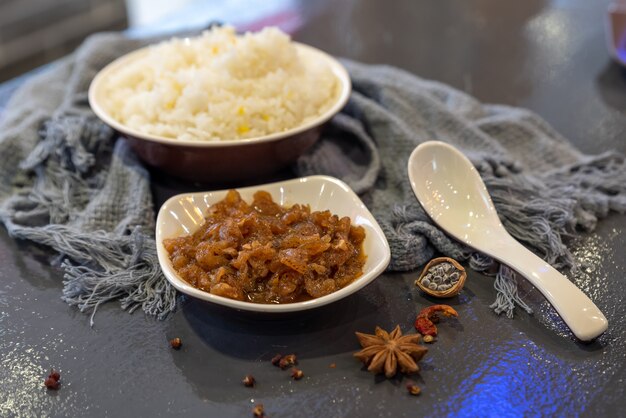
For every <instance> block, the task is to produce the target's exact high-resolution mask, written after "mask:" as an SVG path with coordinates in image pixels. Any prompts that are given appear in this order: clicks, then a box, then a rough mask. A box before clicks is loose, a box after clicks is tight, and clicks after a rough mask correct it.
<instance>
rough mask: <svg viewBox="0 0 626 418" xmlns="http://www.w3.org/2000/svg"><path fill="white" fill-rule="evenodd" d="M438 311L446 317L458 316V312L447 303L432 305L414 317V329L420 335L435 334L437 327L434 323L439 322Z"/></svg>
mask: <svg viewBox="0 0 626 418" xmlns="http://www.w3.org/2000/svg"><path fill="white" fill-rule="evenodd" d="M438 313H442V314H443V315H444V316H447V317H455V318H456V317H458V316H459V314H458V313H457V312H456V311H455V310H454V309H453V308H452V307H451V306H448V305H433V306H429V307H428V308H424V309H422V310H421V312H420V313H419V315H417V318H416V319H415V329H417V332H419V333H420V334H422V335H431V336H433V337H435V336H437V327H436V326H435V324H436V323H437V322H439V316H438Z"/></svg>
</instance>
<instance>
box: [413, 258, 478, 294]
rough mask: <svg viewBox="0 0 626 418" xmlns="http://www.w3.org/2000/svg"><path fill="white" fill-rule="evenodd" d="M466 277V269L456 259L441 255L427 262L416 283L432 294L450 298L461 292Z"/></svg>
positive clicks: (425, 291)
mask: <svg viewBox="0 0 626 418" xmlns="http://www.w3.org/2000/svg"><path fill="white" fill-rule="evenodd" d="M466 278H467V273H466V272H465V269H464V268H463V266H461V265H460V264H459V263H458V262H457V261H456V260H454V259H452V258H448V257H439V258H434V259H432V260H430V261H429V262H428V264H426V267H424V270H423V271H422V274H420V276H419V278H418V279H417V280H416V281H415V285H416V286H417V287H419V288H420V289H422V291H423V292H424V293H426V294H428V295H430V296H434V297H439V298H449V297H452V296H456V295H458V294H459V292H460V291H461V289H463V286H464V285H465V279H466Z"/></svg>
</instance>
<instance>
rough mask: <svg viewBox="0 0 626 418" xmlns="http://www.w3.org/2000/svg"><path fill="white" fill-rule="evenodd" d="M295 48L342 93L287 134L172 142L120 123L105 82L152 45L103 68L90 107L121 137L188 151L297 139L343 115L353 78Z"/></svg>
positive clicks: (320, 55) (323, 56) (331, 61)
mask: <svg viewBox="0 0 626 418" xmlns="http://www.w3.org/2000/svg"><path fill="white" fill-rule="evenodd" d="M292 44H293V45H294V46H295V47H296V48H297V49H298V52H299V53H300V52H303V53H304V54H305V55H308V56H310V57H311V58H313V59H316V60H322V61H324V62H326V63H327V64H328V66H329V67H330V70H331V72H332V73H333V75H334V76H335V78H336V79H337V80H338V82H339V83H340V87H339V88H340V91H339V94H337V95H336V97H335V101H334V103H333V104H332V106H331V107H330V108H328V109H327V110H326V111H325V112H323V113H322V114H321V115H318V116H317V117H315V118H314V119H312V120H310V121H309V122H307V123H304V124H300V125H298V126H296V127H294V128H291V129H287V130H285V131H280V132H276V133H272V134H268V135H262V136H257V137H253V138H242V139H220V140H216V141H207V140H185V139H175V138H168V137H165V136H160V135H154V134H149V133H145V132H141V131H138V130H135V129H133V128H130V127H128V126H126V125H124V124H123V123H120V122H119V121H117V120H116V119H114V118H113V117H112V116H111V115H110V114H109V113H108V112H107V111H106V109H105V108H104V106H103V104H102V102H101V98H102V95H103V94H104V92H103V88H104V85H105V82H106V81H107V80H108V78H109V77H110V76H111V75H112V74H114V73H115V72H116V71H118V69H119V68H120V67H123V66H126V65H128V64H130V63H132V62H134V61H136V60H138V59H141V58H142V57H143V56H145V55H146V54H147V53H148V52H149V50H150V48H151V47H152V46H153V45H148V46H146V47H143V48H140V49H138V50H135V51H132V52H129V53H128V54H125V55H122V56H121V57H119V58H117V59H116V60H114V61H112V62H111V63H109V64H108V65H106V66H105V67H104V68H102V69H101V70H100V71H99V72H98V73H97V74H96V76H95V77H94V78H93V80H92V81H91V84H90V85H89V92H88V100H89V105H90V107H91V109H92V110H93V112H94V113H95V114H96V116H98V117H99V118H100V119H101V120H102V121H103V122H104V123H106V124H107V125H109V126H110V127H111V128H113V129H115V130H116V131H118V132H120V133H121V134H124V135H128V136H132V137H134V138H138V139H142V140H147V141H152V142H158V143H161V144H167V145H175V146H186V147H198V148H211V147H224V146H243V145H250V144H253V143H254V144H257V143H262V142H272V141H277V140H279V139H283V138H285V137H290V136H292V135H296V134H299V133H302V132H305V131H307V130H310V129H312V128H314V127H316V126H318V125H321V124H322V123H324V122H326V121H328V120H329V119H330V118H332V117H333V116H334V115H335V114H337V113H339V111H340V110H341V109H342V108H343V107H344V106H345V105H346V103H347V102H348V99H349V97H350V92H351V90H352V83H351V81H350V76H349V74H348V71H347V70H346V68H345V67H344V66H343V65H342V64H341V63H340V62H339V61H338V60H336V59H335V58H333V57H332V56H330V55H329V54H327V53H326V52H324V51H321V50H319V49H317V48H314V47H312V46H309V45H305V44H302V43H299V42H292Z"/></svg>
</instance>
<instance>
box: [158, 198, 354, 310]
mask: <svg viewBox="0 0 626 418" xmlns="http://www.w3.org/2000/svg"><path fill="white" fill-rule="evenodd" d="M364 239H365V230H364V229H363V228H362V227H361V226H354V225H352V224H351V222H350V218H348V217H343V218H339V217H338V216H337V215H333V214H331V213H330V212H329V211H316V212H311V209H310V207H309V206H308V205H300V204H295V205H293V206H291V207H288V208H286V207H282V206H280V205H278V204H277V203H275V202H274V201H273V200H272V196H271V195H270V194H269V193H267V192H265V191H259V192H256V193H255V194H254V198H253V201H252V203H251V204H247V203H246V202H244V201H243V200H242V199H241V196H240V195H239V193H238V192H237V191H235V190H230V191H229V192H228V194H227V195H226V197H225V198H224V199H223V200H221V201H220V202H218V203H216V204H215V205H213V206H211V207H210V208H209V213H208V215H207V217H206V220H205V223H204V224H203V225H202V227H200V229H199V230H198V231H197V232H195V233H194V234H193V235H189V236H184V237H179V238H172V239H166V240H164V241H163V244H164V246H165V249H166V250H167V251H168V252H169V255H170V260H171V261H172V265H173V267H174V269H175V270H176V271H177V272H178V274H179V275H180V276H181V277H182V278H183V279H184V280H185V281H186V282H187V283H189V284H190V285H192V286H193V287H196V288H198V289H200V290H204V291H206V292H210V293H212V294H214V295H219V296H224V297H227V298H231V299H236V300H243V301H249V302H254V303H291V302H299V301H303V300H309V299H313V298H318V297H321V296H324V295H327V294H329V293H332V292H334V291H336V290H339V289H341V288H342V287H345V286H346V285H348V284H349V283H351V282H352V281H353V280H354V279H356V278H357V277H359V276H360V275H361V274H362V272H363V265H364V264H365V259H366V256H365V254H364V253H363V241H364Z"/></svg>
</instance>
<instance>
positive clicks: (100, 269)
mask: <svg viewBox="0 0 626 418" xmlns="http://www.w3.org/2000/svg"><path fill="white" fill-rule="evenodd" d="M146 42H147V41H140V40H129V39H126V38H125V37H123V36H122V35H120V34H100V35H95V36H93V37H91V38H90V39H88V40H87V41H86V42H85V43H84V44H83V45H82V46H81V47H80V48H79V49H78V50H77V51H76V52H75V53H74V54H73V55H72V56H70V57H68V58H66V59H64V60H62V61H61V62H59V63H57V64H56V65H54V66H52V67H51V68H49V69H47V70H46V71H43V72H42V73H41V74H39V75H37V76H34V77H33V78H32V79H30V80H29V81H28V82H26V83H25V84H24V85H23V86H22V87H21V88H20V89H19V90H18V91H17V92H16V93H15V94H14V95H13V97H12V99H11V101H10V102H9V103H8V105H7V108H6V110H5V112H4V114H3V116H2V119H1V120H0V155H2V159H1V160H0V177H1V178H2V179H3V181H2V182H1V184H0V220H1V221H2V222H3V223H4V225H5V226H6V228H7V230H8V231H9V233H10V234H11V235H12V236H13V237H15V238H21V239H27V240H31V241H34V242H36V243H39V244H43V245H46V246H49V247H51V248H53V249H54V250H55V251H56V252H57V253H59V254H60V260H62V262H61V265H62V266H63V268H64V270H65V276H64V288H63V299H64V300H65V301H67V302H68V303H70V304H72V305H76V306H78V307H79V308H80V309H81V310H82V311H91V312H94V313H95V310H96V309H97V307H98V306H99V305H100V304H101V303H103V302H106V301H109V300H114V299H119V300H120V301H121V306H122V308H123V309H128V310H129V311H133V310H135V309H137V308H139V307H141V308H142V309H143V310H144V311H145V312H146V313H148V314H151V315H157V316H159V317H164V316H166V315H167V314H168V313H169V312H171V311H172V310H174V309H175V306H176V292H175V290H174V289H173V288H172V287H171V286H170V285H169V284H168V282H167V281H166V280H165V278H164V277H163V275H162V274H161V272H160V269H159V267H158V262H157V258H156V251H155V242H154V214H155V210H154V207H153V203H152V196H151V193H150V178H149V174H148V172H147V171H146V170H145V168H144V167H143V166H142V165H141V163H140V162H139V161H138V160H137V159H136V157H135V156H134V154H133V153H132V151H131V150H130V149H129V147H128V145H127V143H126V142H125V141H124V140H118V139H117V138H116V135H115V134H114V133H113V132H112V131H111V130H110V129H109V128H108V127H107V126H105V125H104V124H103V123H102V122H100V121H99V120H98V119H97V118H96V117H95V116H94V114H93V113H92V112H91V110H90V108H89V106H88V103H87V89H88V87H89V83H90V81H91V79H92V78H93V76H94V75H95V74H96V72H97V71H98V70H99V69H100V68H102V67H103V66H104V65H106V64H107V63H109V62H110V61H112V60H113V59H115V58H117V57H118V56H120V55H122V54H124V53H127V52H129V51H131V50H133V49H136V48H138V47H141V46H143V45H145V44H146ZM344 64H345V65H346V67H347V68H348V70H349V72H350V75H351V77H352V82H353V88H354V92H353V94H352V96H351V98H350V102H349V104H348V105H347V106H346V108H345V109H344V111H343V112H342V113H341V114H340V115H338V116H337V117H336V118H335V119H334V120H333V121H332V123H331V125H330V126H329V129H327V131H326V132H325V133H324V135H323V137H322V139H321V140H320V141H319V142H318V143H317V144H316V145H315V146H314V148H313V149H312V150H310V152H309V153H307V154H306V155H305V156H303V157H302V158H301V159H300V160H299V161H298V163H297V165H296V167H295V169H296V171H297V174H299V175H309V174H329V175H332V176H335V177H338V178H341V179H343V180H344V181H346V182H347V183H348V184H349V185H350V186H351V187H352V188H353V189H354V190H355V191H356V192H357V193H359V194H360V195H361V197H362V198H363V200H364V201H365V203H366V205H367V206H368V207H369V209H370V210H371V211H372V213H373V214H374V216H375V217H376V218H377V219H378V221H379V222H380V224H381V226H382V228H383V230H384V231H385V234H386V236H387V238H388V240H389V244H390V246H391V250H392V261H391V264H390V265H389V270H390V271H408V270H413V269H416V268H418V267H419V266H420V265H422V264H424V263H425V262H427V261H428V260H429V259H430V258H431V257H432V256H433V255H434V254H435V252H440V253H443V254H445V255H448V256H450V257H453V258H456V259H460V260H465V261H469V263H470V266H471V267H473V268H475V269H477V270H481V271H483V270H486V269H487V268H488V267H493V266H492V263H491V260H489V259H488V258H486V257H484V256H481V255H480V254H475V253H472V251H471V250H469V249H468V248H466V247H464V246H462V245H460V244H458V243H456V242H455V241H452V240H451V239H449V238H448V237H447V236H446V235H445V234H444V233H442V232H441V231H440V230H439V229H438V228H436V227H435V226H434V225H433V224H432V222H431V221H430V220H429V218H428V217H427V216H426V215H425V213H424V212H423V210H422V209H421V207H420V205H419V204H418V203H417V201H416V200H415V197H414V195H413V193H412V191H411V189H410V186H409V183H408V179H407V173H406V163H407V159H408V156H409V154H410V153H411V151H412V150H413V149H414V148H415V146H417V145H418V144H419V143H421V142H423V141H426V140H440V141H445V142H449V143H451V144H453V145H455V146H457V147H458V148H460V149H461V150H462V151H463V152H464V153H465V154H466V155H467V156H468V157H469V158H470V159H471V160H472V161H473V162H474V164H475V165H476V166H477V168H478V170H479V172H480V174H481V176H482V177H483V179H484V180H485V183H486V184H487V187H488V189H489V191H490V193H491V195H492V197H493V200H494V204H495V206H496V208H497V210H498V213H499V214H500V216H501V218H502V220H503V223H504V225H505V227H506V228H507V229H508V230H509V232H510V233H511V234H512V235H513V236H514V237H516V238H518V239H519V240H520V241H522V242H524V243H525V244H526V245H528V246H529V247H531V248H532V249H533V250H534V251H535V252H537V253H538V254H539V255H540V256H542V257H543V258H544V259H546V260H547V261H548V262H550V263H552V264H553V265H556V266H557V267H561V268H572V267H575V266H574V261H573V258H572V256H571V254H570V253H569V252H568V250H567V247H566V246H565V245H564V243H563V238H564V237H565V236H567V235H570V234H574V233H576V232H577V231H580V230H585V231H588V230H592V229H593V228H594V226H595V224H596V221H597V219H598V218H600V217H603V216H606V215H607V214H608V212H609V211H610V210H615V211H619V212H624V211H626V163H625V162H624V158H623V157H622V156H621V155H618V154H615V153H611V152H607V153H604V154H602V155H598V156H587V155H583V154H581V153H580V152H578V151H577V150H575V149H574V148H573V147H572V146H571V145H570V144H569V143H568V142H567V141H566V140H564V139H563V138H562V137H560V136H559V135H558V134H557V133H556V132H555V131H554V130H552V129H551V128H550V127H549V126H548V125H547V124H546V123H545V122H544V121H543V120H541V119H540V118H539V117H537V116H536V115H534V114H532V113H531V112H529V111H526V110H523V109H516V108H511V107H505V106H491V105H483V104H481V103H479V102H477V101H476V100H475V99H473V98H472V97H470V96H468V95H466V94H464V93H462V92H460V91H457V90H455V89H452V88H450V87H448V86H446V85H443V84H440V83H436V82H432V81H426V80H422V79H420V78H417V77H415V76H414V75H411V74H409V73H406V72H403V71H401V70H398V69H395V68H391V67H386V66H366V65H362V64H358V63H354V62H350V61H344ZM495 285H496V290H497V298H496V302H495V303H494V305H493V307H494V309H495V310H496V312H498V313H500V312H505V313H507V314H508V315H509V316H510V315H512V312H513V308H514V306H515V304H518V305H520V306H522V307H524V308H525V309H527V308H528V307H527V306H526V305H525V304H524V303H523V301H522V300H521V299H520V298H519V296H518V295H517V290H516V283H515V277H514V274H513V273H512V272H511V271H510V270H508V269H507V268H504V267H501V268H500V269H499V273H498V275H497V276H496V280H495ZM92 318H93V316H92Z"/></svg>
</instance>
